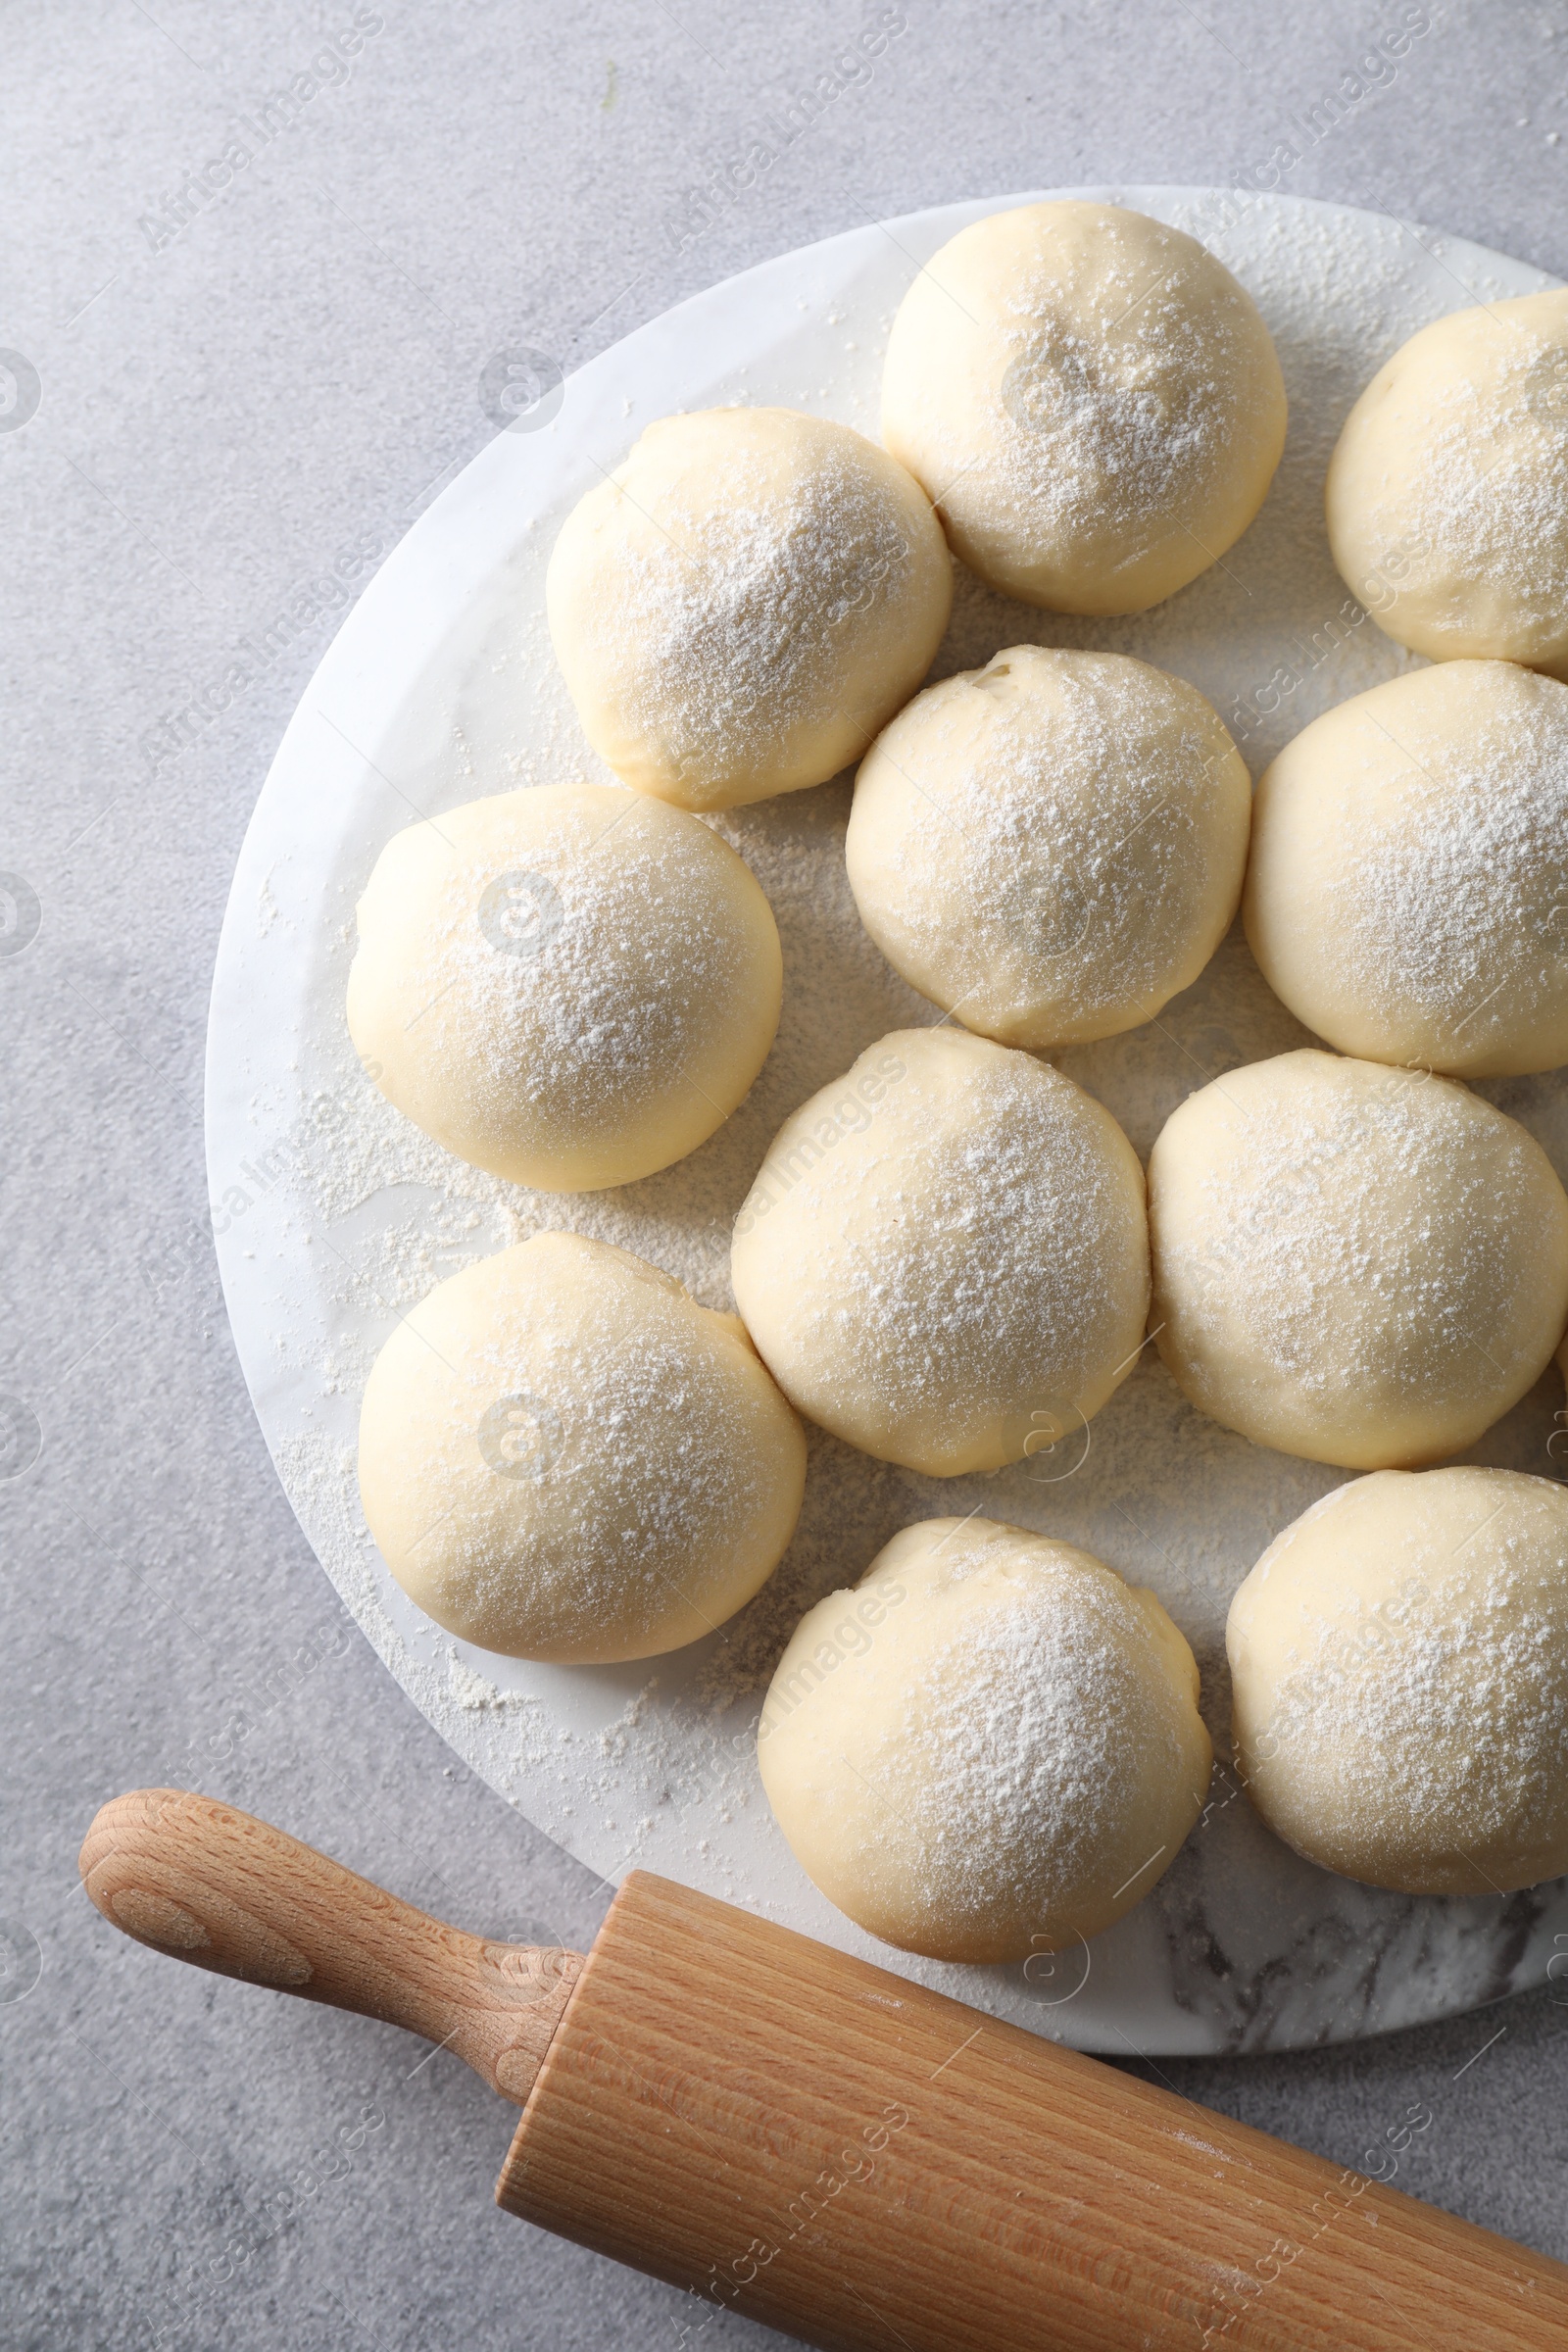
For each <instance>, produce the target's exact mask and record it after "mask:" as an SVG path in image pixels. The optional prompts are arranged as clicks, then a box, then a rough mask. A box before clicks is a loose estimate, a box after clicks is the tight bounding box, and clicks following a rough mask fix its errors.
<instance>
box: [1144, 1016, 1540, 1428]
mask: <svg viewBox="0 0 1568 2352" xmlns="http://www.w3.org/2000/svg"><path fill="white" fill-rule="evenodd" d="M1149 1219H1150V1232H1151V1238H1152V1243H1153V1251H1154V1321H1155V1324H1156V1326H1157V1327H1158V1329H1159V1342H1158V1345H1159V1351H1160V1353H1161V1355H1162V1356H1163V1357H1164V1359H1165V1361H1166V1363H1167V1364H1168V1365H1169V1367H1170V1369H1171V1371H1172V1372H1173V1373H1174V1375H1175V1377H1176V1379H1177V1380H1178V1382H1179V1383H1180V1384H1181V1386H1182V1388H1183V1389H1184V1390H1185V1391H1186V1393H1187V1395H1188V1396H1189V1397H1191V1398H1192V1400H1193V1402H1194V1403H1195V1404H1197V1405H1200V1406H1201V1408H1202V1410H1203V1411H1204V1412H1205V1413H1211V1414H1212V1415H1213V1417H1214V1419H1215V1420H1216V1421H1221V1422H1223V1423H1224V1424H1225V1427H1226V1428H1227V1429H1236V1430H1240V1431H1241V1433H1242V1435H1243V1436H1244V1437H1248V1438H1251V1439H1252V1440H1253V1441H1254V1442H1255V1443H1256V1444H1257V1445H1259V1446H1277V1447H1278V1448H1279V1450H1280V1451H1281V1452H1282V1453H1296V1454H1302V1455H1304V1456H1305V1458H1306V1459H1307V1460H1308V1461H1313V1462H1339V1463H1343V1464H1345V1466H1346V1467H1347V1468H1349V1469H1352V1470H1375V1469H1382V1468H1384V1467H1386V1466H1389V1465H1393V1464H1416V1463H1420V1462H1430V1461H1436V1460H1439V1459H1440V1458H1441V1457H1442V1456H1443V1455H1444V1454H1447V1453H1457V1452H1458V1451H1459V1450H1460V1449H1461V1447H1463V1446H1469V1445H1472V1444H1473V1443H1474V1442H1475V1440H1476V1439H1477V1438H1479V1437H1480V1435H1481V1433H1482V1431H1483V1430H1485V1429H1488V1428H1490V1427H1491V1425H1492V1423H1493V1422H1494V1421H1495V1420H1496V1419H1497V1418H1498V1417H1499V1415H1501V1414H1503V1413H1505V1412H1506V1411H1507V1410H1508V1407H1509V1406H1510V1405H1511V1404H1514V1403H1517V1401H1518V1399H1519V1398H1520V1397H1522V1396H1523V1395H1524V1393H1525V1391H1526V1390H1527V1389H1528V1388H1530V1387H1531V1386H1532V1384H1533V1383H1534V1382H1535V1381H1536V1380H1537V1379H1539V1378H1540V1375H1541V1373H1542V1372H1543V1370H1544V1367H1545V1365H1546V1362H1547V1360H1548V1358H1549V1357H1550V1355H1551V1351H1552V1349H1553V1348H1555V1347H1556V1345H1557V1342H1558V1341H1559V1339H1560V1338H1561V1337H1562V1329H1563V1321H1564V1318H1565V1317H1568V1196H1565V1195H1564V1192H1563V1189H1562V1186H1561V1185H1560V1184H1559V1183H1558V1181H1557V1179H1556V1177H1555V1175H1554V1174H1553V1173H1552V1169H1551V1163H1550V1161H1549V1160H1548V1159H1547V1157H1546V1155H1545V1153H1544V1152H1543V1151H1542V1149H1541V1146H1540V1145H1539V1144H1538V1143H1537V1142H1536V1141H1535V1139H1534V1137H1533V1136H1530V1135H1528V1134H1527V1133H1526V1132H1525V1130H1524V1128H1523V1127H1521V1126H1519V1125H1518V1123H1517V1122H1516V1121H1515V1120H1513V1119H1510V1118H1507V1117H1505V1116H1504V1114H1503V1113H1502V1112H1501V1111H1500V1110H1494V1109H1493V1107H1492V1105H1491V1103H1483V1102H1482V1101H1480V1099H1479V1098H1478V1097H1477V1096H1475V1095H1472V1094H1471V1093H1470V1092H1469V1090H1468V1088H1466V1087H1463V1086H1455V1085H1454V1084H1453V1083H1452V1081H1451V1080H1449V1079H1446V1078H1429V1077H1427V1076H1425V1075H1424V1074H1423V1073H1419V1072H1416V1071H1411V1070H1390V1069H1386V1068H1384V1067H1383V1065H1382V1064H1381V1063H1378V1062H1371V1061H1342V1060H1340V1059H1339V1058H1338V1057H1337V1056H1336V1055H1335V1054H1317V1053H1313V1052H1310V1051H1308V1052H1303V1053H1299V1054H1280V1055H1278V1057H1277V1058H1276V1059H1274V1060H1272V1061H1257V1062H1253V1063H1251V1064H1250V1066H1249V1067H1248V1068H1246V1069H1240V1070H1227V1071H1226V1073H1225V1075H1224V1077H1223V1078H1216V1079H1215V1080H1214V1082H1213V1084H1212V1085H1211V1086H1205V1087H1203V1088H1201V1090H1200V1091H1199V1092H1198V1093H1197V1094H1196V1095H1190V1096H1189V1097H1188V1099H1187V1101H1186V1102H1185V1103H1183V1104H1182V1105H1181V1108H1180V1109H1179V1110H1177V1111H1175V1112H1174V1113H1173V1114H1172V1116H1171V1117H1170V1118H1169V1119H1168V1120H1167V1121H1166V1123H1165V1126H1164V1128H1163V1129H1162V1131H1161V1133H1160V1135H1159V1137H1158V1139H1157V1141H1156V1142H1155V1145H1154V1149H1153V1152H1152V1155H1151V1157H1150V1162H1149Z"/></svg>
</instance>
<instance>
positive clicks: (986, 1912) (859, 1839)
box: [758, 1519, 1210, 1961]
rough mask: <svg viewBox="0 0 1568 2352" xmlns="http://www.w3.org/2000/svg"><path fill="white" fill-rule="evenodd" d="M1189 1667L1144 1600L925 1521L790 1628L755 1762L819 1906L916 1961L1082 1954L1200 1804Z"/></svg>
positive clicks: (1056, 1549)
mask: <svg viewBox="0 0 1568 2352" xmlns="http://www.w3.org/2000/svg"><path fill="white" fill-rule="evenodd" d="M1197 1702H1198V1668H1197V1666H1196V1665H1195V1664H1194V1662H1193V1653H1192V1651H1191V1650H1190V1649H1189V1648H1188V1646H1187V1643H1186V1642H1184V1641H1183V1640H1182V1637H1181V1635H1180V1634H1179V1633H1178V1632H1177V1630H1176V1628H1175V1626H1174V1625H1172V1623H1171V1621H1170V1619H1169V1618H1168V1617H1167V1616H1166V1614H1165V1612H1164V1610H1163V1609H1162V1608H1161V1607H1160V1605H1159V1602H1158V1601H1157V1600H1156V1599H1155V1598H1154V1595H1153V1594H1152V1593H1145V1592H1135V1591H1133V1590H1132V1589H1131V1588H1130V1587H1128V1586H1127V1585H1125V1584H1123V1582H1122V1580H1121V1578H1120V1577H1119V1576H1117V1575H1116V1574H1115V1573H1114V1572H1113V1570H1111V1569H1109V1568H1106V1567H1104V1566H1103V1564H1102V1563H1101V1562H1100V1561H1099V1560H1097V1559H1093V1558H1092V1557H1091V1556H1090V1554H1089V1553H1088V1552H1087V1551H1078V1550H1076V1549H1075V1548H1074V1547H1073V1545H1072V1544H1055V1543H1053V1542H1051V1541H1050V1540H1049V1539H1048V1538H1047V1537H1045V1536H1035V1535H1031V1534H1029V1533H1028V1531H1027V1530H1026V1529H1024V1528H1021V1527H1004V1526H999V1525H998V1523H997V1522H996V1521H995V1520H993V1519H968V1520H964V1519H927V1520H924V1521H923V1522H922V1523H921V1524H920V1525H919V1526H917V1527H907V1528H906V1529H905V1530H904V1532H903V1534H902V1535H898V1536H895V1537H894V1539H893V1541H892V1543H891V1544H887V1545H886V1546H885V1547H884V1548H883V1549H882V1550H881V1551H879V1552H878V1554H877V1556H876V1558H875V1559H874V1560H873V1561H872V1563H871V1565H870V1567H869V1568H868V1569H867V1570H866V1572H865V1575H864V1576H863V1577H862V1578H861V1580H860V1583H859V1585H858V1587H857V1588H856V1590H855V1591H854V1592H853V1593H830V1594H829V1595H828V1597H827V1599H826V1600H824V1601H820V1602H818V1604H817V1606H816V1607H815V1608H814V1609H812V1610H811V1611H810V1613H809V1615H808V1616H807V1617H804V1618H803V1619H802V1621H801V1623H800V1625H799V1626H798V1627H797V1628H796V1632H795V1638H794V1640H793V1641H792V1642H791V1643H790V1645H789V1647H788V1649H787V1650H786V1651H785V1652H784V1655H783V1658H782V1659H781V1660H780V1662H779V1667H778V1671H777V1673H776V1674H775V1675H774V1677H773V1682H772V1687H771V1689H770V1690H769V1691H768V1694H767V1698H766V1701H765V1703H764V1705H763V1709H762V1720H761V1723H760V1727H759V1732H758V1760H759V1762H760V1766H761V1772H762V1786H763V1788H764V1789H766V1790H767V1798H768V1802H769V1804H770V1805H771V1806H772V1808H773V1812H774V1816H775V1818H776V1819H777V1822H778V1825H779V1828H780V1829H781V1830H782V1831H783V1833H784V1835H785V1837H786V1838H788V1840H789V1842H790V1845H791V1847H792V1849H793V1851H794V1854H795V1858H796V1860H797V1861H798V1862H799V1863H800V1865H801V1867H802V1869H803V1870H805V1872H806V1873H807V1875H808V1877H809V1878H810V1879H811V1880H813V1881H814V1883H815V1884H816V1885H817V1886H818V1887H820V1888H821V1889H822V1892H823V1893H824V1894H825V1895H827V1896H828V1898H829V1900H830V1901H832V1902H835V1903H837V1905H838V1907H839V1909H840V1910H841V1911H847V1912H848V1913H849V1915H850V1917H851V1918H852V1919H853V1920H856V1921H858V1923H859V1925H860V1926H861V1927H862V1928H866V1929H868V1930H869V1931H870V1933H871V1934H872V1935H873V1936H881V1937H882V1938H883V1940H884V1942H887V1943H895V1944H899V1945H901V1946H902V1947H903V1948H904V1949H905V1950H906V1951H911V1952H924V1953H926V1954H927V1955H928V1956H929V1957H930V1958H931V1959H933V1960H970V1961H986V1960H991V1961H996V1960H1022V1959H1024V1958H1026V1957H1027V1956H1028V1954H1029V1953H1030V1952H1031V1951H1055V1950H1059V1949H1060V1948H1061V1946H1062V1945H1063V1944H1070V1943H1072V1942H1074V1941H1075V1940H1076V1939H1077V1938H1078V1937H1079V1936H1098V1935H1099V1934H1100V1932H1101V1930H1102V1929H1103V1928H1108V1927H1109V1926H1110V1924H1111V1922H1112V1920H1115V1919H1119V1918H1120V1917H1121V1915H1122V1913H1123V1912H1124V1911H1130V1910H1131V1909H1132V1907H1133V1905H1134V1904H1135V1903H1137V1902H1140V1901H1142V1899H1143V1897H1144V1896H1145V1895H1146V1894H1147V1893H1148V1892H1149V1889H1150V1888H1151V1887H1152V1886H1153V1885H1154V1883H1155V1881H1156V1880H1157V1879H1158V1878H1160V1877H1161V1876H1162V1874H1163V1873H1164V1872H1165V1871H1166V1870H1167V1869H1168V1868H1169V1866H1170V1864H1171V1863H1172V1862H1173V1861H1174V1860H1175V1858H1176V1854H1177V1851H1178V1849H1179V1848H1180V1846H1181V1843H1182V1840H1183V1838H1185V1837H1186V1836H1187V1833H1188V1831H1189V1830H1190V1829H1191V1828H1192V1826H1193V1823H1194V1822H1195V1821H1196V1820H1197V1818H1198V1815H1199V1812H1200V1810H1201V1806H1202V1802H1203V1794H1204V1791H1205V1789H1207V1787H1208V1776H1209V1765H1210V1752H1209V1740H1208V1734H1207V1732H1206V1731H1205V1730H1204V1729H1203V1724H1202V1719H1201V1716H1200V1715H1199V1712H1198V1703H1197Z"/></svg>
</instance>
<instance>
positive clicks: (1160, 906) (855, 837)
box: [846, 645, 1568, 1046]
mask: <svg viewBox="0 0 1568 2352" xmlns="http://www.w3.org/2000/svg"><path fill="white" fill-rule="evenodd" d="M1565 692H1568V689H1565ZM1250 809H1251V783H1250V778H1249V776H1248V772H1247V767H1246V763H1245V762H1244V760H1243V759H1242V756H1241V754H1240V753H1239V752H1238V751H1237V749H1236V747H1235V745H1234V744H1233V743H1232V741H1231V739H1230V737H1229V735H1228V734H1227V733H1226V731H1225V729H1224V727H1223V726H1222V725H1221V724H1220V721H1219V719H1218V718H1217V717H1216V716H1215V714H1214V712H1213V711H1211V710H1210V708H1209V706H1208V704H1207V703H1205V702H1204V700H1203V698H1202V696H1201V694H1200V693H1198V691H1197V689H1196V688H1194V687H1192V686H1189V685H1187V684H1185V683H1184V682H1183V680H1182V679H1180V678H1173V677H1169V676H1167V675H1166V673H1165V672H1164V671H1163V670H1159V669H1151V667H1150V666H1149V664H1148V662H1133V661H1129V660H1127V659H1126V658H1125V657H1124V656H1122V655H1120V654H1083V653H1055V652H1052V651H1050V650H1048V649H1047V648H1046V647H1044V646H1038V645H1015V646H1012V647H1011V648H1009V650H1008V651H1007V652H1005V653H1002V654H997V655H995V656H994V657H993V659H992V660H991V661H990V662H987V664H986V666H985V668H984V669H972V670H965V671H963V672H962V673H961V674H960V675H959V676H957V677H953V678H946V679H944V680H943V682H942V684H941V685H939V686H928V687H927V688H926V690H925V692H924V693H923V694H918V695H916V696H915V698H914V701H913V702H912V703H910V704H909V705H908V707H907V709H906V710H904V711H901V712H900V714H899V716H898V717H897V718H896V719H894V720H893V722H892V724H891V725H890V726H888V727H885V728H884V729H883V731H882V733H881V734H880V735H879V736H878V738H877V740H876V742H875V743H874V744H873V745H872V747H871V750H870V751H869V752H868V753H867V755H866V757H865V759H864V760H863V761H862V762H861V765H860V772H859V775H858V778H857V780H856V786H855V808H854V812H853V813H852V815H851V817H850V831H849V839H848V842H847V844H846V854H847V856H848V859H849V869H850V886H851V888H852V889H853V891H854V893H855V899H856V904H857V906H858V907H859V909H860V919H861V921H862V922H863V923H864V924H865V927H866V929H867V930H868V931H869V932H870V934H871V937H872V938H873V939H874V940H875V941H876V944H877V946H878V947H879V948H880V949H881V951H882V953H883V955H884V956H886V957H887V959H888V961H889V962H890V963H891V964H892V965H893V967H894V969H895V970H896V971H899V972H902V973H903V975H904V977H905V979H906V980H907V981H908V982H909V983H910V985H911V986H912V987H914V988H917V989H919V990H920V991H921V993H922V994H923V995H925V996H928V997H930V998H931V999H932V1000H933V1001H934V1003H936V1004H938V1005H941V1006H942V1007H943V1009H944V1010H945V1011H948V1012H951V1013H953V1014H954V1016H955V1018H956V1019H957V1020H960V1021H962V1022H963V1024H964V1026H965V1027H966V1028H969V1029H974V1030H978V1031H979V1033H980V1034H981V1035H982V1036H984V1037H995V1038H999V1039H1000V1040H1001V1041H1002V1042H1003V1044H1005V1045H1009V1046H1059V1045H1069V1044H1077V1043H1079V1042H1081V1041H1084V1040H1087V1039H1090V1038H1096V1037H1111V1036H1114V1035H1115V1033H1116V1032H1117V1031H1118V1030H1121V1029H1132V1028H1135V1027H1136V1026H1137V1024H1138V1023H1139V1022H1140V1021H1147V1020H1149V1019H1150V1018H1151V1017H1152V1015H1153V1014H1154V1013H1156V1012H1157V1011H1158V1010H1159V1008H1160V1006H1161V1005H1164V1004H1165V1003H1166V1002H1167V1001H1168V1000H1169V999H1170V998H1171V997H1173V996H1175V994H1176V993H1177V991H1178V990H1179V989H1183V988H1187V987H1189V986H1190V985H1191V984H1192V982H1193V981H1195V980H1196V979H1197V978H1198V975H1199V973H1200V972H1201V970H1202V968H1203V966H1204V964H1205V963H1206V962H1207V961H1208V959H1209V957H1210V956H1212V955H1213V953H1214V950H1215V949H1216V948H1217V947H1218V946H1219V943H1220V941H1221V940H1222V939H1223V938H1224V936H1225V933H1226V930H1227V929H1228V927H1229V925H1230V921H1231V917H1232V916H1233V915H1234V914H1235V912H1236V903H1237V900H1238V898H1239V897H1240V896H1241V888H1242V874H1243V869H1244V867H1245V865H1246V861H1247V833H1248V825H1249V823H1250Z"/></svg>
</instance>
